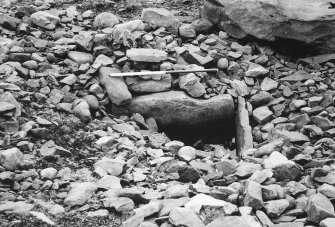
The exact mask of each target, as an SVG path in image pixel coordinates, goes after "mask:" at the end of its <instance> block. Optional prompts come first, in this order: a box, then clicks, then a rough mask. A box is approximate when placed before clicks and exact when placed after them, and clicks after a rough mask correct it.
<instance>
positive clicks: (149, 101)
mask: <svg viewBox="0 0 335 227" xmlns="http://www.w3.org/2000/svg"><path fill="white" fill-rule="evenodd" d="M112 112H114V113H120V112H121V113H125V112H126V113H139V114H141V115H142V116H144V117H145V118H149V117H153V118H155V119H156V121H157V123H158V125H159V126H163V127H169V128H175V129H183V128H184V127H185V128H190V127H194V126H196V127H197V128H201V127H202V126H203V127H204V128H206V127H211V126H215V127H216V126H222V125H224V124H225V123H227V122H229V121H231V120H232V117H233V114H234V103H233V98H232V97H231V96H230V95H218V96H215V97H212V98H210V99H208V100H203V99H194V98H192V97H190V96H188V95H186V94H185V93H184V92H182V91H168V92H161V93H154V94H149V95H143V96H138V97H135V98H133V99H132V100H131V101H130V103H129V104H128V105H125V106H124V109H122V110H121V109H120V108H112Z"/></svg>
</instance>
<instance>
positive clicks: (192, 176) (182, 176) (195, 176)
mask: <svg viewBox="0 0 335 227" xmlns="http://www.w3.org/2000/svg"><path fill="white" fill-rule="evenodd" d="M178 175H179V180H180V181H181V182H192V183H195V182H197V181H198V180H199V179H200V173H199V171H197V170H196V169H194V168H193V167H191V166H182V167H180V168H179V169H178Z"/></svg>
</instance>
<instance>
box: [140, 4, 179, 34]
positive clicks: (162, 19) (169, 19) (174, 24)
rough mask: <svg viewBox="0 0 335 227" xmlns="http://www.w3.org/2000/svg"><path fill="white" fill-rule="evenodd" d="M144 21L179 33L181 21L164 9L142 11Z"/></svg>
mask: <svg viewBox="0 0 335 227" xmlns="http://www.w3.org/2000/svg"><path fill="white" fill-rule="evenodd" d="M142 20H143V22H145V23H148V24H152V25H156V26H157V27H164V28H167V29H171V30H172V31H174V32H175V33H177V32H178V27H179V24H180V23H179V20H178V19H177V18H176V17H175V16H174V15H173V14H172V13H171V12H170V11H168V10H166V9H163V8H145V9H143V10H142Z"/></svg>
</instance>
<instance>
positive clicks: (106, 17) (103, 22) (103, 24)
mask: <svg viewBox="0 0 335 227" xmlns="http://www.w3.org/2000/svg"><path fill="white" fill-rule="evenodd" d="M118 23H119V19H118V17H117V16H115V15H114V14H112V13H109V12H103V13H100V14H99V15H97V16H96V17H95V19H94V24H93V25H94V27H96V28H107V27H114V25H116V24H118Z"/></svg>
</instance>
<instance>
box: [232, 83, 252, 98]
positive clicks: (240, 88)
mask: <svg viewBox="0 0 335 227" xmlns="http://www.w3.org/2000/svg"><path fill="white" fill-rule="evenodd" d="M231 86H232V88H234V90H235V91H236V92H237V94H238V95H240V96H242V97H244V96H247V95H249V94H250V90H249V88H248V86H247V84H246V83H245V82H244V81H241V80H233V81H232V82H231Z"/></svg>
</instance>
